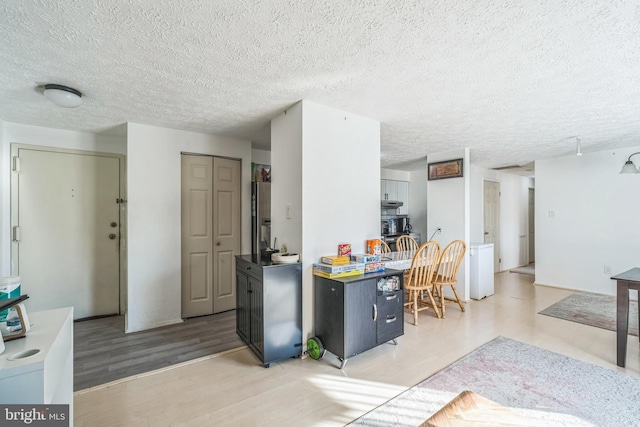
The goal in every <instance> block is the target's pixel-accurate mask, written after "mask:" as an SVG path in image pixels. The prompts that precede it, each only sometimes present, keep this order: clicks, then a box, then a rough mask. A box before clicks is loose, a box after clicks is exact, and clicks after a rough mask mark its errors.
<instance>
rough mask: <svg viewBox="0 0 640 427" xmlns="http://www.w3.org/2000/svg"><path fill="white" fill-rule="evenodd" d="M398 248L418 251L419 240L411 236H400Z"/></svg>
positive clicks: (397, 242) (397, 243) (398, 249)
mask: <svg viewBox="0 0 640 427" xmlns="http://www.w3.org/2000/svg"><path fill="white" fill-rule="evenodd" d="M396 250H397V251H400V252H402V251H417V250H418V242H416V240H415V239H414V238H413V237H411V236H407V235H405V236H400V237H398V240H396Z"/></svg>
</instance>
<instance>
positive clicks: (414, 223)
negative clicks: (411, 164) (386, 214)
mask: <svg viewBox="0 0 640 427" xmlns="http://www.w3.org/2000/svg"><path fill="white" fill-rule="evenodd" d="M410 177H411V178H410V181H409V219H410V220H411V227H412V228H413V232H414V233H420V241H421V242H422V243H424V242H426V241H427V239H429V236H431V234H429V233H428V231H427V230H428V229H427V170H426V168H421V169H418V170H415V171H411V173H410Z"/></svg>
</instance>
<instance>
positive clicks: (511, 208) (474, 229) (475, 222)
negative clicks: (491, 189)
mask: <svg viewBox="0 0 640 427" xmlns="http://www.w3.org/2000/svg"><path fill="white" fill-rule="evenodd" d="M485 181H495V182H499V183H500V193H501V196H500V245H499V247H500V257H501V258H502V263H501V265H500V269H501V270H509V269H511V268H515V267H518V266H521V265H524V264H528V259H529V258H528V250H529V246H528V244H527V242H528V240H527V233H528V227H529V222H528V203H529V188H533V179H531V178H526V177H523V176H519V175H515V174H509V173H505V172H500V171H494V170H491V169H485V168H481V167H478V166H471V184H470V185H471V194H470V196H471V197H470V203H471V224H470V226H471V233H470V236H471V241H472V242H477V243H483V242H484V182H485ZM523 251H524V253H522V252H523Z"/></svg>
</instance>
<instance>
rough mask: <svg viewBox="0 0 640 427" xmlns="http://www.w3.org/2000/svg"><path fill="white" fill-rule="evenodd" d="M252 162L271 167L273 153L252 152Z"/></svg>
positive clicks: (264, 151) (263, 151)
mask: <svg viewBox="0 0 640 427" xmlns="http://www.w3.org/2000/svg"><path fill="white" fill-rule="evenodd" d="M251 161H252V162H253V163H257V164H260V165H270V164H271V151H266V150H251Z"/></svg>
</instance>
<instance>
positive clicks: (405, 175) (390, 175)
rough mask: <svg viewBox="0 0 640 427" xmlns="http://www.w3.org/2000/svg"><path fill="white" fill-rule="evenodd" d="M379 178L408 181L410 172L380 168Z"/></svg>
mask: <svg viewBox="0 0 640 427" xmlns="http://www.w3.org/2000/svg"><path fill="white" fill-rule="evenodd" d="M380 179H392V180H395V181H410V180H411V173H410V172H407V171H399V170H395V169H380Z"/></svg>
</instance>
